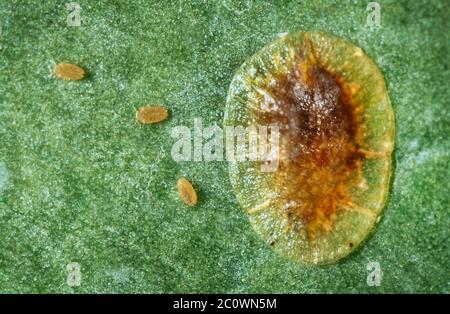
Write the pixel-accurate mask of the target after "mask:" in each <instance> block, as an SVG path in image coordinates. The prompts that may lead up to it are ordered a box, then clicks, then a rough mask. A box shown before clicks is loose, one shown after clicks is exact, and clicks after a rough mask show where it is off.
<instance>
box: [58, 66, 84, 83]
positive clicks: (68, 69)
mask: <svg viewBox="0 0 450 314" xmlns="http://www.w3.org/2000/svg"><path fill="white" fill-rule="evenodd" d="M54 73H55V75H56V76H57V77H59V78H60V79H63V80H69V81H78V80H81V79H83V78H84V76H85V74H86V72H85V71H84V70H83V68H81V67H79V66H78V65H75V64H70V63H58V64H57V65H55V69H54Z"/></svg>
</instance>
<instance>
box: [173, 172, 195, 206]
mask: <svg viewBox="0 0 450 314" xmlns="http://www.w3.org/2000/svg"><path fill="white" fill-rule="evenodd" d="M177 188H178V194H179V195H180V198H181V200H182V201H183V203H185V204H186V205H188V206H194V205H195V204H197V193H196V192H195V190H194V187H193V186H192V184H191V182H189V181H188V180H187V179H186V178H180V179H179V180H178V182H177Z"/></svg>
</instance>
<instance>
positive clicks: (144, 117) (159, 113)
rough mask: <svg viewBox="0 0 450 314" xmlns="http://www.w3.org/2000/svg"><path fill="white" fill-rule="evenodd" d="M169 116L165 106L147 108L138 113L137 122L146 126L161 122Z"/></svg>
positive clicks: (140, 109)
mask: <svg viewBox="0 0 450 314" xmlns="http://www.w3.org/2000/svg"><path fill="white" fill-rule="evenodd" d="M168 116H169V113H168V112H167V109H166V108H164V107H163V106H147V107H142V108H139V110H138V111H136V120H137V121H139V122H140V123H144V124H152V123H158V122H161V121H163V120H165V119H167V117H168Z"/></svg>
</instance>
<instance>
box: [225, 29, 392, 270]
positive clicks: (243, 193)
mask: <svg viewBox="0 0 450 314" xmlns="http://www.w3.org/2000/svg"><path fill="white" fill-rule="evenodd" d="M224 124H225V126H239V125H252V124H257V125H277V126H278V127H279V131H280V143H279V154H278V156H277V157H278V162H279V167H278V168H277V170H276V171H274V172H270V173H268V172H262V171H260V162H242V163H234V164H231V166H230V179H231V183H232V185H233V188H234V190H235V192H236V195H237V198H238V200H239V202H240V204H241V205H242V207H243V208H244V209H245V210H246V212H247V213H248V215H249V219H250V221H251V223H252V225H253V227H254V229H255V230H256V231H257V232H258V234H259V235H260V236H261V237H262V238H263V239H264V240H265V241H266V242H267V243H268V244H269V245H270V247H272V248H273V249H274V250H275V251H276V252H278V253H280V254H282V255H284V256H287V257H289V258H291V259H292V260H295V261H298V262H301V263H304V264H310V265H311V264H330V263H333V262H336V261H337V260H339V259H341V258H343V257H344V256H346V255H347V254H349V253H350V252H352V251H354V250H355V249H356V248H357V247H358V246H359V245H360V244H361V243H362V242H363V240H364V239H365V238H366V237H367V235H368V234H369V233H370V231H371V230H373V228H374V226H375V225H376V224H377V223H378V221H379V218H380V215H381V212H382V209H383V208H384V206H385V204H386V199H387V194H388V188H389V182H390V175H391V163H392V161H391V153H392V150H393V147H394V134H395V133H394V132H395V124H394V114H393V110H392V106H391V104H390V100H389V96H388V94H387V90H386V86H385V83H384V79H383V76H382V74H381V72H380V71H379V69H378V68H377V67H376V65H375V64H374V63H373V61H372V60H370V58H369V57H368V56H366V55H365V54H364V53H363V51H362V50H361V48H359V47H356V46H355V45H353V44H351V43H349V42H347V41H345V40H342V39H340V38H337V37H334V36H332V35H329V34H326V33H323V32H316V31H312V32H298V33H292V34H288V35H286V36H284V37H283V38H281V39H279V40H277V41H276V42H274V43H272V44H270V45H268V46H267V47H265V48H263V49H262V50H261V51H260V52H258V53H257V54H256V55H255V56H254V57H252V58H251V59H249V60H248V61H247V62H246V63H244V65H243V66H242V67H241V69H239V70H238V72H237V73H236V75H235V77H234V79H233V81H232V83H231V86H230V92H229V94H228V99H227V108H226V114H225V121H224Z"/></svg>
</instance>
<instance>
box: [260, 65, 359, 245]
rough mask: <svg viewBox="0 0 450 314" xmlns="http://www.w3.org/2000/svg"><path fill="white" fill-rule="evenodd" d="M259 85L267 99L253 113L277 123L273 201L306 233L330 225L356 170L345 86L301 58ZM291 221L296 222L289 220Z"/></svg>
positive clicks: (352, 114)
mask: <svg viewBox="0 0 450 314" xmlns="http://www.w3.org/2000/svg"><path fill="white" fill-rule="evenodd" d="M296 69H297V70H294V71H291V72H290V73H288V74H279V75H278V76H276V77H275V80H274V82H275V84H274V83H273V82H272V83H271V84H267V86H263V88H264V89H265V90H266V91H267V95H270V98H271V99H272V102H271V103H270V104H269V105H267V104H265V110H260V111H258V112H257V113H256V117H257V120H258V123H260V124H261V125H271V124H275V125H278V126H279V128H280V159H281V160H280V163H279V168H278V170H277V171H276V172H275V173H274V175H273V176H272V179H271V180H273V182H272V184H273V186H274V188H275V189H276V191H277V197H276V199H275V202H276V207H277V208H279V209H280V210H281V211H282V214H283V215H285V216H286V217H287V218H288V221H289V222H290V223H291V224H290V225H291V226H301V228H302V229H303V230H305V231H306V235H307V237H308V238H309V239H314V238H315V237H316V236H318V234H319V233H321V232H329V231H331V230H332V228H333V222H334V221H335V219H336V217H337V215H338V212H339V210H340V207H341V206H340V205H342V204H345V203H346V202H348V201H350V199H349V195H348V191H350V189H351V187H352V186H354V184H356V183H357V182H358V181H357V178H359V175H360V173H361V161H362V159H363V158H364V157H363V156H362V155H361V154H360V153H358V146H359V145H358V138H359V135H358V134H359V132H360V123H359V119H358V110H357V106H356V105H355V104H354V101H353V99H352V95H351V92H350V89H349V88H348V86H346V84H345V83H344V82H343V81H342V79H340V78H339V77H338V76H336V75H333V74H331V73H329V72H327V71H326V70H324V69H323V68H322V67H320V66H318V65H308V66H306V65H305V64H304V63H303V64H301V65H298V66H296ZM294 222H296V223H294Z"/></svg>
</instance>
